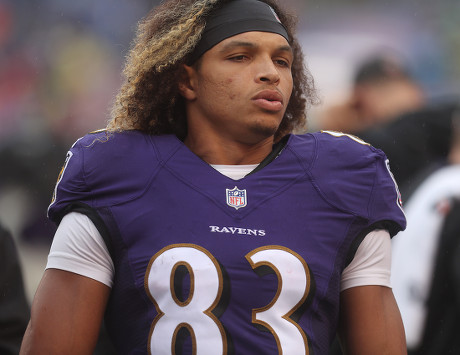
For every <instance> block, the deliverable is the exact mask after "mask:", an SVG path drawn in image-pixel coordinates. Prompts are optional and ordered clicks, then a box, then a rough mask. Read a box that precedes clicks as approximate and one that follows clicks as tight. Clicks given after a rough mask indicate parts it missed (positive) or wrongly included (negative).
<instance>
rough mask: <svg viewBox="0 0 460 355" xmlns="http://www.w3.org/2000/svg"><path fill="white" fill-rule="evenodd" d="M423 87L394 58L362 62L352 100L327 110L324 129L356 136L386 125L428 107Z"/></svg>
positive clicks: (321, 121)
mask: <svg viewBox="0 0 460 355" xmlns="http://www.w3.org/2000/svg"><path fill="white" fill-rule="evenodd" d="M425 102H426V99H425V94H424V92H423V89H422V87H421V85H420V84H419V83H418V82H417V81H416V80H415V79H414V78H413V77H412V75H411V74H410V72H409V70H408V69H407V68H406V66H405V65H404V64H403V63H402V61H401V60H399V59H398V58H397V57H396V56H394V55H386V54H381V55H380V54H379V55H375V56H372V57H371V58H369V59H366V60H364V61H363V62H362V63H360V64H359V65H358V67H357V69H356V72H355V75H354V79H353V84H352V88H351V93H350V95H349V98H348V99H347V100H346V101H345V102H344V103H341V104H338V105H335V106H333V107H331V108H328V109H326V110H325V111H324V112H323V113H322V114H321V115H320V117H319V125H320V128H321V129H326V130H335V131H339V132H345V133H350V134H355V135H358V136H359V135H360V133H361V132H363V131H365V130H367V129H369V128H373V127H376V126H381V125H384V124H385V123H387V122H390V121H392V120H394V119H396V118H397V117H399V116H401V115H402V114H404V113H407V112H414V111H417V110H419V109H420V108H422V107H424V106H425Z"/></svg>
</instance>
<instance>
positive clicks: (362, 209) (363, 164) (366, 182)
mask: <svg viewBox="0 0 460 355" xmlns="http://www.w3.org/2000/svg"><path fill="white" fill-rule="evenodd" d="M316 140H317V150H316V151H317V153H316V157H315V161H314V164H313V166H312V168H311V172H312V177H313V180H314V182H315V184H316V185H317V186H318V189H319V191H320V192H321V194H322V195H323V197H324V198H325V199H326V200H327V201H328V202H329V203H330V204H332V205H334V206H336V207H337V208H339V209H341V210H343V211H346V212H348V213H351V214H353V215H356V216H358V217H361V218H364V219H365V220H367V221H368V227H369V230H368V232H369V231H371V230H372V229H386V230H388V231H389V232H390V235H391V236H394V235H395V234H397V233H398V232H399V231H400V230H404V229H405V227H406V218H405V215H404V212H403V209H402V205H401V196H400V193H399V189H398V186H397V184H396V182H395V180H394V178H393V176H392V174H391V171H390V168H389V161H388V159H387V157H386V156H385V154H384V153H383V152H382V151H381V150H379V149H376V148H374V147H372V146H371V145H369V144H367V143H366V142H364V141H362V140H360V139H359V138H357V137H354V136H350V135H347V134H343V133H338V132H330V131H325V132H322V133H318V134H317V136H316Z"/></svg>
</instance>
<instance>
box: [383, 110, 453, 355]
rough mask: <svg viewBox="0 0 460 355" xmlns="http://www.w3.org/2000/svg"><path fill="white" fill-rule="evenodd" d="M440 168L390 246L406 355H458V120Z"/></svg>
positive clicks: (418, 193) (415, 198)
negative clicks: (448, 149) (445, 158)
mask: <svg viewBox="0 0 460 355" xmlns="http://www.w3.org/2000/svg"><path fill="white" fill-rule="evenodd" d="M453 123H454V126H453V128H452V131H453V132H454V134H453V138H452V145H451V149H450V152H449V154H448V158H447V160H446V161H445V162H444V164H443V165H442V166H441V165H439V164H438V165H437V166H436V167H435V168H434V169H433V171H432V172H431V173H430V174H428V175H424V178H423V179H421V183H420V184H419V185H418V186H417V187H416V188H415V189H414V192H413V194H412V195H411V196H410V197H409V199H408V201H407V203H406V204H405V212H406V216H407V221H408V227H407V229H406V230H405V231H403V232H401V233H400V235H398V239H397V240H394V241H393V261H392V285H393V291H394V293H395V297H396V299H397V301H398V305H399V307H400V310H401V314H402V317H403V321H404V325H405V331H406V339H407V346H408V349H409V354H410V355H438V354H452V355H453V354H459V353H460V337H459V336H458V335H459V334H460V114H459V112H457V113H456V114H454V120H453Z"/></svg>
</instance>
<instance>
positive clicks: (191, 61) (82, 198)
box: [22, 0, 405, 355]
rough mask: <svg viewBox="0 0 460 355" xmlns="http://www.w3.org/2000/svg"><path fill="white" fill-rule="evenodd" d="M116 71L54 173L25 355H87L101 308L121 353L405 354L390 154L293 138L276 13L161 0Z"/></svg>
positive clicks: (290, 60)
mask: <svg viewBox="0 0 460 355" xmlns="http://www.w3.org/2000/svg"><path fill="white" fill-rule="evenodd" d="M124 73H125V75H126V81H125V84H124V85H123V87H122V89H121V91H120V94H119V95H118V97H117V101H116V104H115V107H114V110H113V114H112V116H113V118H112V121H111V122H110V123H109V127H108V128H109V130H108V132H99V133H94V134H90V135H88V136H86V137H84V138H82V139H80V140H79V141H77V143H76V144H75V145H74V146H73V147H72V149H71V150H70V152H69V153H68V155H67V160H66V163H65V166H64V168H63V170H62V172H61V174H60V177H59V181H58V184H57V186H56V190H55V194H54V198H53V202H52V204H51V206H50V208H49V216H50V218H51V219H52V220H54V221H56V222H57V223H60V226H59V229H58V231H57V233H56V236H55V240H54V243H53V246H52V250H51V252H50V256H49V262H48V266H47V270H46V271H45V274H44V277H43V280H42V282H41V284H40V286H39V288H38V290H37V294H36V297H35V301H34V304H33V307H32V316H31V321H30V325H29V328H28V331H27V334H26V336H25V339H24V342H23V347H22V354H41V353H44V354H45V353H46V354H90V353H91V351H92V349H93V347H94V344H95V342H96V339H97V334H98V331H99V327H100V324H101V321H102V318H103V316H104V313H105V321H106V325H107V328H108V331H109V333H110V334H111V336H112V339H113V341H114V343H115V345H116V347H117V349H118V351H119V352H120V353H121V354H140V353H150V354H200V355H203V354H213V355H215V354H296V355H299V354H327V353H328V349H329V346H330V343H331V342H332V340H333V339H334V337H335V334H336V331H337V329H338V330H339V333H340V334H341V339H342V344H343V347H344V349H346V351H348V353H350V354H402V353H404V352H405V341H404V331H403V328H402V323H401V319H400V315H399V311H398V308H397V306H396V303H395V301H394V298H393V295H392V291H391V289H390V288H389V287H388V286H389V283H388V279H389V268H390V266H389V244H390V234H391V235H394V234H396V233H397V232H398V231H399V230H401V229H403V228H404V227H405V219H404V214H403V212H402V210H401V208H400V206H399V203H398V201H399V198H398V192H397V189H396V187H395V184H394V181H393V180H392V177H391V174H390V172H389V170H388V165H387V161H386V158H385V156H384V154H383V153H382V152H381V151H378V150H376V149H374V148H372V147H371V146H369V145H367V144H365V143H364V142H361V141H359V140H357V139H356V138H353V137H349V136H344V135H341V134H337V133H334V132H330V133H319V134H308V135H304V136H295V135H292V134H290V133H291V132H292V131H293V130H294V129H295V128H297V127H300V126H302V125H303V124H304V121H305V117H304V111H305V106H306V104H307V103H308V102H311V100H313V97H314V96H313V91H314V90H313V86H312V81H311V79H310V77H309V76H308V75H307V74H306V73H305V72H304V67H303V61H302V53H301V50H300V47H299V45H298V42H297V41H296V39H295V37H294V36H293V21H292V19H291V18H290V17H288V16H287V15H286V14H285V13H284V12H283V11H281V10H280V8H279V7H278V6H277V4H276V3H275V2H273V1H257V0H235V1H216V0H214V1H209V0H208V1H183V0H180V1H179V0H175V1H168V2H166V3H164V4H163V5H162V6H161V7H159V8H157V9H156V11H155V12H153V13H152V14H151V15H149V16H148V17H147V18H146V19H145V21H143V22H142V23H141V24H140V27H139V31H138V36H137V39H136V42H135V46H134V47H133V49H132V52H131V55H130V57H129V58H128V62H127V65H126V68H125V72H124ZM363 240H364V241H363ZM358 247H359V248H358ZM352 260H353V261H352ZM350 262H351V263H350ZM344 269H346V270H345V271H344ZM339 305H340V306H339Z"/></svg>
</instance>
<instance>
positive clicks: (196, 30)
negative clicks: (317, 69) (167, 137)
mask: <svg viewBox="0 0 460 355" xmlns="http://www.w3.org/2000/svg"><path fill="white" fill-rule="evenodd" d="M228 1H231V0H170V1H166V2H164V3H163V4H162V5H160V6H159V7H157V8H155V9H153V10H152V11H151V12H150V13H149V14H148V15H147V16H146V17H145V18H144V19H143V20H142V21H140V22H139V25H138V29H137V33H136V37H135V39H134V41H133V46H132V48H131V50H130V52H129V54H128V57H127V59H126V64H125V67H124V70H123V75H124V83H123V84H122V86H121V89H120V91H119V93H118V94H117V96H116V98H115V102H114V104H113V107H112V111H111V119H110V121H109V123H108V125H107V129H108V131H109V132H111V131H112V132H113V131H122V130H133V129H135V130H140V131H143V132H147V133H150V134H156V135H158V134H176V135H177V136H178V137H179V138H180V139H183V138H185V136H186V134H187V123H186V114H185V102H184V99H183V98H182V96H181V95H180V94H179V90H178V82H179V80H180V78H181V75H182V73H183V64H185V63H187V62H188V59H189V57H190V54H191V53H192V52H193V49H194V48H195V47H196V45H197V43H198V41H199V40H200V38H201V35H202V32H203V30H204V27H205V25H206V19H207V17H208V16H209V14H210V13H211V12H212V11H213V10H214V9H216V8H217V7H219V6H221V5H222V4H224V3H226V2H228ZM262 1H263V2H265V3H267V4H269V5H270V6H272V8H274V10H275V11H276V13H277V14H278V16H279V18H280V20H281V22H282V23H283V24H284V25H285V27H286V28H287V31H288V34H289V36H290V38H291V46H292V47H293V50H294V64H293V68H292V73H293V79H294V89H293V93H292V96H291V100H290V103H289V105H288V108H287V110H286V114H285V117H284V119H283V121H282V123H281V125H280V128H279V129H278V132H277V134H276V135H275V139H276V140H277V139H280V138H282V137H283V136H284V135H286V134H287V133H290V132H291V131H292V130H293V129H295V128H299V127H303V126H304V125H305V120H306V117H305V111H306V110H305V109H306V105H307V104H309V103H313V102H314V101H315V99H316V96H315V90H314V85H313V79H312V78H311V76H310V75H309V73H308V72H307V71H306V70H305V67H304V64H303V54H302V51H301V48H300V45H299V44H298V42H297V40H296V39H295V37H294V36H293V31H294V27H295V20H294V18H293V17H292V16H289V15H288V14H286V13H285V12H284V11H282V10H281V9H280V8H279V6H278V4H277V3H276V2H275V0H262Z"/></svg>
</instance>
